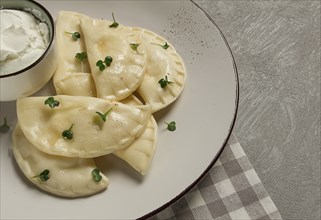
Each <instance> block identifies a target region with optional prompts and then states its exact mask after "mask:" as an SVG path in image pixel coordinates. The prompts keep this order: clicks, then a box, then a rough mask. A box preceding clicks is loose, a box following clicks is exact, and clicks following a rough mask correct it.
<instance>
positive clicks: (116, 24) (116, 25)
mask: <svg viewBox="0 0 321 220" xmlns="http://www.w3.org/2000/svg"><path fill="white" fill-rule="evenodd" d="M111 15H112V16H113V21H114V22H113V23H112V24H111V25H109V27H111V28H116V27H118V25H119V24H118V23H117V22H116V20H115V17H114V13H111Z"/></svg>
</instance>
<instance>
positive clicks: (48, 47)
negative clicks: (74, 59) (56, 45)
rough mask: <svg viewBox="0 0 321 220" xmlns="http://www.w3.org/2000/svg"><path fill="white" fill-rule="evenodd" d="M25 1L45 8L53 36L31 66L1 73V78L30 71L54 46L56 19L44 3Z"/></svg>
mask: <svg viewBox="0 0 321 220" xmlns="http://www.w3.org/2000/svg"><path fill="white" fill-rule="evenodd" d="M25 1H29V2H31V3H32V4H34V5H37V6H38V7H39V8H41V10H43V12H44V13H45V14H47V16H48V18H49V21H50V23H51V24H52V25H51V27H49V28H51V29H52V36H51V39H50V41H49V44H48V46H47V49H46V50H45V51H44V52H43V53H42V55H41V56H40V57H39V58H38V59H37V60H36V61H34V62H33V63H31V64H30V65H29V66H27V67H25V68H23V69H21V70H18V71H15V72H12V73H9V74H3V75H0V79H2V78H8V77H11V76H16V75H19V74H21V73H25V72H26V71H28V70H30V69H32V68H33V67H35V66H36V65H37V64H38V63H40V61H42V60H43V59H44V58H45V57H46V56H47V54H48V53H49V51H50V49H51V47H52V44H53V41H54V39H55V35H56V33H55V22H54V19H53V17H52V15H51V13H50V12H49V11H48V10H47V9H46V8H45V7H44V6H43V5H41V4H40V3H39V2H36V1H34V0H25ZM10 9H14V8H10ZM1 10H2V9H1ZM18 10H19V9H18Z"/></svg>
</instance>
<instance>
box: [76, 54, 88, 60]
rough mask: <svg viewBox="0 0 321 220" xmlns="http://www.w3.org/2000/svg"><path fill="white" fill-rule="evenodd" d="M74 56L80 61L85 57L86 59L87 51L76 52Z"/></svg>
mask: <svg viewBox="0 0 321 220" xmlns="http://www.w3.org/2000/svg"><path fill="white" fill-rule="evenodd" d="M75 58H76V59H78V60H80V62H83V61H84V60H85V59H87V53H86V52H81V53H76V55H75Z"/></svg>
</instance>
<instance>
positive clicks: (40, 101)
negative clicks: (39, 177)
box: [17, 95, 151, 158]
mask: <svg viewBox="0 0 321 220" xmlns="http://www.w3.org/2000/svg"><path fill="white" fill-rule="evenodd" d="M49 99H51V101H52V103H53V100H54V101H56V102H59V105H58V106H56V107H54V108H51V107H50V106H49V105H45V104H44V103H45V102H46V101H48V100H49ZM103 115H105V121H104V120H103V118H104V117H103ZM17 116H18V121H19V123H20V126H21V129H22V131H23V133H24V134H25V136H26V138H27V139H28V140H29V141H30V142H31V143H32V144H33V145H35V146H36V147H37V148H38V149H40V150H42V151H44V152H47V153H49V154H54V155H61V156H67V157H82V158H89V157H97V156H102V155H105V154H109V153H112V152H114V151H115V150H120V149H124V148H126V147H128V146H129V145H131V144H132V143H133V142H134V141H135V140H136V139H137V138H139V137H140V135H141V134H142V133H143V132H144V130H145V128H146V126H147V123H148V121H149V119H150V116H151V110H150V106H148V105H140V106H131V105H125V104H122V103H119V102H113V101H109V100H105V99H100V98H94V97H85V96H65V95H58V96H53V97H49V98H48V97H26V98H21V99H18V100H17ZM70 133H71V134H70Z"/></svg>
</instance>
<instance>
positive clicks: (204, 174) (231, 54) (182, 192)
mask: <svg viewBox="0 0 321 220" xmlns="http://www.w3.org/2000/svg"><path fill="white" fill-rule="evenodd" d="M189 1H190V2H191V3H192V4H193V5H195V6H196V7H197V8H198V10H200V11H201V12H202V13H204V14H205V15H206V17H207V18H208V19H209V20H210V22H211V23H212V24H213V25H214V26H215V27H216V28H217V30H218V31H219V34H220V35H221V37H222V39H223V41H224V43H225V45H226V47H227V49H228V51H229V54H230V56H231V59H232V64H233V69H234V80H235V84H236V88H235V93H236V94H235V100H234V102H235V108H234V114H233V119H232V121H231V123H230V127H229V129H228V134H227V136H226V138H225V139H224V141H223V144H222V145H221V147H220V149H219V151H218V153H217V154H216V155H215V156H214V158H213V160H212V161H211V162H210V164H209V165H208V166H207V167H206V169H205V170H204V171H203V172H202V173H201V174H200V176H199V177H198V178H197V179H196V180H194V181H193V182H192V183H191V184H190V185H189V186H187V187H186V188H185V189H184V190H183V191H181V192H180V193H179V194H178V195H177V196H175V197H174V198H172V199H171V200H169V201H168V202H166V203H165V204H163V205H162V206H160V207H158V208H156V209H154V210H153V211H150V212H149V213H147V214H145V215H143V216H141V217H139V218H137V219H138V220H141V219H147V218H151V217H153V216H154V215H156V214H158V213H159V212H161V211H163V210H165V209H166V208H168V207H169V206H171V205H172V204H174V203H175V202H177V201H178V200H179V199H181V198H182V197H183V196H185V195H186V194H187V193H188V192H189V191H190V190H191V189H193V188H194V187H195V186H196V185H197V184H198V183H199V182H200V181H201V180H202V179H203V178H204V177H205V176H206V175H207V173H208V172H209V170H210V169H211V168H212V167H213V166H214V164H215V162H216V161H217V160H218V158H219V157H220V155H221V154H222V152H223V150H224V148H225V146H226V144H227V142H228V140H229V139H230V137H231V134H232V131H233V128H234V125H235V121H236V118H237V112H238V107H239V96H240V94H239V90H240V88H239V76H238V70H237V66H236V62H235V58H234V55H233V52H232V49H231V47H230V45H229V43H228V41H227V39H226V37H225V36H224V34H223V32H222V31H221V29H220V28H219V26H218V25H217V24H216V22H215V21H214V19H213V18H212V17H211V16H210V15H209V14H208V13H207V12H206V11H205V10H204V9H203V8H202V7H201V6H199V5H198V4H197V3H196V2H195V0H189Z"/></svg>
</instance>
